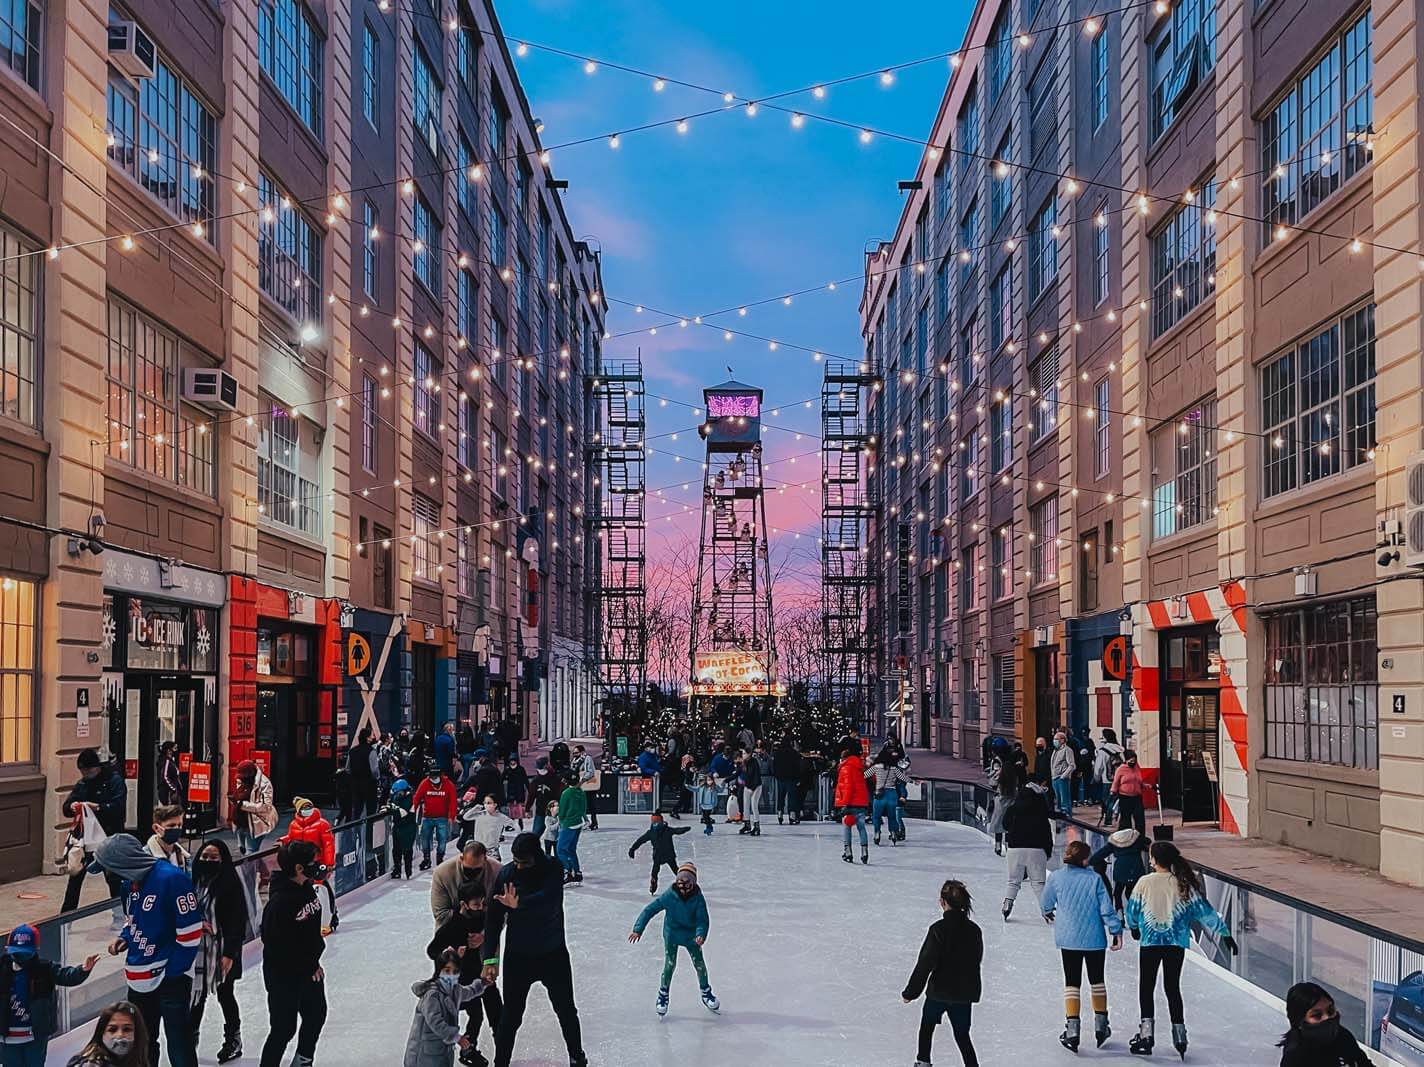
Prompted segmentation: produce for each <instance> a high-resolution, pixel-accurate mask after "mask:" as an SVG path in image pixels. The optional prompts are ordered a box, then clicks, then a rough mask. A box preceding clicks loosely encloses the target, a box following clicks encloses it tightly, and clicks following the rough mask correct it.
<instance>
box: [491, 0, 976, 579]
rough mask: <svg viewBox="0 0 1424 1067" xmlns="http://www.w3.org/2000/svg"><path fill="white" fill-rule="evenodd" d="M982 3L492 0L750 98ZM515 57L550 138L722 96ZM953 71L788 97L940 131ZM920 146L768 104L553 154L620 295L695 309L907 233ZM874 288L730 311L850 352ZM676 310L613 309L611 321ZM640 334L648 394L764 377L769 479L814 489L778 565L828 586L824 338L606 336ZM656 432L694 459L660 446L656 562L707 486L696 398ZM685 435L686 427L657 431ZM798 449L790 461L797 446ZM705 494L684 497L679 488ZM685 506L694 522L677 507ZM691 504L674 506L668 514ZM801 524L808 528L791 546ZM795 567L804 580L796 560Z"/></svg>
mask: <svg viewBox="0 0 1424 1067" xmlns="http://www.w3.org/2000/svg"><path fill="white" fill-rule="evenodd" d="M972 10H973V5H972V4H970V3H967V2H961V3H950V4H904V5H885V6H884V7H878V6H877V7H868V6H867V5H865V4H864V3H856V4H852V3H847V2H840V0H838V2H833V3H820V4H815V5H812V4H807V3H776V2H774V0H773V2H764V3H759V4H750V3H742V2H733V3H722V4H717V5H712V4H689V3H686V2H681V3H676V2H671V0H669V2H648V0H643V2H634V0H599V2H598V3H588V2H582V3H580V2H575V0H509V2H506V3H502V4H499V5H498V12H499V16H500V19H501V22H502V24H503V27H504V30H505V32H506V34H507V35H509V36H510V37H511V38H516V39H520V38H522V39H527V40H528V41H529V42H531V43H535V44H542V45H550V46H553V47H556V48H560V49H565V50H568V51H571V52H576V53H580V54H584V55H591V56H596V57H599V58H602V59H605V60H607V61H610V62H617V63H622V64H626V65H629V66H633V67H638V68H642V69H646V70H650V71H654V72H657V73H659V74H663V75H666V76H667V77H668V78H677V79H682V80H685V81H689V82H696V83H700V84H704V85H708V86H713V87H716V88H719V89H724V90H729V91H731V92H734V93H736V94H738V96H739V97H746V98H756V97H757V96H758V95H763V94H765V95H769V94H771V93H777V92H781V91H784V90H788V89H793V88H796V87H799V86H803V85H810V84H814V83H817V82H823V81H831V80H834V79H836V78H839V77H843V76H846V75H850V74H855V73H859V72H861V71H866V70H878V69H880V68H883V67H885V66H889V65H892V64H896V63H902V62H907V61H910V60H915V59H920V58H923V57H925V56H928V55H933V54H935V53H943V52H948V51H951V50H953V49H955V48H957V47H958V45H959V44H960V41H961V39H962V37H963V33H964V27H965V24H966V22H967V20H968V17H969V15H970V13H971V12H972ZM516 62H517V63H518V65H519V72H520V77H521V79H522V81H523V84H524V87H525V91H526V93H527V94H528V97H529V100H530V104H531V107H532V109H533V111H534V114H535V116H536V117H538V118H539V119H541V120H542V121H543V122H544V124H545V129H544V134H543V140H544V143H545V145H546V146H557V145H559V144H560V143H562V142H566V141H573V140H577V139H579V138H583V137H588V136H591V135H595V134H600V135H606V134H608V133H611V132H613V131H616V130H620V129H628V128H631V127H634V126H637V125H640V124H643V123H647V122H654V121H658V120H663V119H675V118H677V117H678V116H680V115H684V114H690V113H693V112H698V111H703V110H707V109H709V108H714V107H719V106H721V100H720V99H719V98H717V97H716V96H714V95H711V94H707V93H702V92H698V91H696V90H692V89H686V88H682V87H679V86H676V85H671V84H670V85H668V86H667V88H666V89H665V90H664V91H662V92H655V91H654V90H653V88H652V84H651V83H650V82H649V81H647V80H646V79H644V78H641V77H638V76H636V75H632V74H627V73H623V72H620V71H616V70H612V69H609V68H608V67H600V68H599V69H598V70H597V71H596V72H595V73H594V74H592V75H589V74H587V73H585V71H584V66H583V64H582V63H581V62H579V61H577V60H574V59H569V58H564V57H561V56H556V55H551V54H548V53H545V52H541V51H539V50H538V49H537V48H531V49H530V51H529V52H528V54H527V55H526V56H525V57H523V58H520V59H517V60H516ZM948 73H949V66H948V64H947V63H946V62H944V61H943V60H940V61H937V62H931V63H926V64H924V65H922V66H919V67H916V68H913V69H910V70H906V71H903V72H900V73H899V74H897V75H896V78H895V81H894V84H893V85H891V86H889V87H885V86H882V85H881V84H880V81H879V79H878V78H869V79H866V80H864V81H861V82H857V83H853V84H847V85H843V86H836V87H833V88H831V89H830V90H829V91H828V93H827V95H826V97H825V98H824V99H821V100H816V99H814V98H813V97H812V96H811V94H810V93H806V94H804V95H802V96H799V97H791V98H787V99H784V100H781V101H779V103H781V104H782V105H784V106H788V107H793V108H799V109H802V110H804V111H805V112H807V113H808V114H810V113H813V112H815V113H820V114H825V115H830V116H833V117H835V118H837V119H842V120H846V121H849V122H851V123H854V124H855V125H856V126H861V125H865V126H871V127H875V128H878V129H884V130H887V131H891V132H895V133H900V134H906V135H909V136H912V137H916V138H923V137H925V136H926V134H927V132H928V130H929V128H930V125H931V123H932V122H933V119H934V114H935V109H936V108H937V106H938V103H939V99H940V96H941V94H942V93H943V91H944V86H945V81H946V78H947V76H948ZM920 152H921V148H920V147H918V146H916V145H913V144H908V143H904V142H895V141H893V140H889V139H886V138H883V137H879V138H875V139H874V140H873V141H872V142H871V143H870V144H869V145H863V144H861V143H860V141H859V139H858V137H857V134H856V132H855V130H854V129H846V128H838V127H835V126H831V125H828V124H822V123H818V122H815V121H810V120H808V121H807V122H806V123H805V125H804V126H803V127H802V128H801V129H799V130H796V129H793V128H792V127H791V123H790V120H789V116H788V115H786V114H784V113H779V112H776V111H773V110H771V109H769V108H763V109H761V110H760V112H759V113H758V114H757V116H756V117H755V118H748V117H747V116H746V114H745V113H744V111H743V110H742V108H740V107H738V108H736V109H734V110H729V111H727V112H726V113H721V114H716V115H709V116H706V117H703V118H697V119H693V120H692V121H691V123H690V130H689V132H688V133H687V135H685V136H679V135H678V134H677V133H676V132H675V131H674V129H673V128H671V127H665V128H662V129H657V130H651V131H647V132H642V133H630V134H627V135H625V136H623V137H621V138H620V145H619V148H618V149H617V150H613V149H611V148H610V147H609V146H608V144H607V142H606V140H603V139H602V138H600V140H599V141H597V142H594V143H591V144H587V145H582V146H577V147H569V148H566V149H563V150H559V149H557V148H555V149H554V152H553V160H552V167H553V171H554V173H555V175H556V176H558V177H560V178H566V179H568V180H569V183H570V188H569V190H568V192H567V193H566V194H565V197H566V206H567V211H568V214H569V218H570V221H571V223H572V225H573V227H574V230H575V233H576V234H577V235H578V236H579V237H587V238H589V239H591V240H593V241H595V242H596V243H597V244H598V245H599V246H600V247H601V248H602V251H603V275H604V283H605V287H606V290H607V292H608V294H609V297H610V298H612V299H614V300H615V301H616V300H626V301H630V302H633V303H642V304H644V305H646V306H647V307H649V308H653V307H656V308H664V309H667V310H669V311H672V312H675V313H677V314H685V315H688V316H692V315H697V314H702V313H704V312H709V311H713V310H716V309H720V308H725V307H729V306H737V305H740V304H743V303H747V302H750V301H753V300H758V299H763V298H765V297H769V296H774V295H776V294H778V293H781V292H785V291H789V290H794V289H800V288H803V287H806V286H809V285H816V284H821V283H824V282H826V281H829V280H831V279H841V278H848V277H852V276H856V275H858V274H859V273H860V271H861V269H862V264H863V256H864V252H865V250H866V249H867V248H870V247H873V246H874V242H875V241H877V240H878V239H880V238H883V237H889V236H890V235H891V233H892V230H893V227H894V225H895V222H896V220H897V218H898V214H899V209H900V203H901V201H900V193H899V192H898V191H897V189H896V186H895V183H896V181H898V180H900V179H905V178H911V177H913V176H914V168H915V166H916V163H917V161H918V159H919V156H920ZM859 299H860V286H859V284H856V283H851V284H848V285H842V286H839V287H838V289H837V290H836V291H835V292H822V293H818V294H809V295H806V296H802V297H799V298H797V299H796V300H795V301H794V302H793V304H792V305H791V306H790V307H786V306H784V305H783V304H781V303H780V302H776V303H772V304H769V305H765V306H763V307H761V308H755V309H752V310H751V311H749V313H748V314H747V316H746V317H740V316H738V315H736V314H735V313H733V314H731V315H729V316H725V317H724V318H722V319H717V320H713V319H709V320H707V321H708V322H709V323H716V322H721V323H724V324H725V325H727V326H729V327H731V328H733V329H742V330H747V331H750V332H753V333H757V334H761V335H764V336H768V337H775V338H779V339H781V340H782V341H784V342H787V343H790V344H798V345H806V346H809V347H812V348H820V349H823V350H824V351H826V352H827V353H839V354H841V355H844V356H846V357H853V356H854V355H855V353H856V352H858V351H859V349H860V347H861V343H860V332H859V322H858V316H857V307H858V303H859ZM660 321H666V320H663V319H659V318H657V317H655V316H653V315H652V314H651V313H649V312H644V313H643V314H642V315H638V314H636V313H635V312H634V311H633V309H632V308H631V307H627V306H625V305H622V304H619V303H614V305H613V310H612V312H611V314H610V316H609V328H610V330H611V331H612V332H614V333H615V334H617V333H619V332H621V331H624V330H632V329H637V328H640V327H648V326H652V325H655V324H656V323H658V322H660ZM639 346H641V348H642V354H643V359H644V365H645V369H646V373H647V381H648V390H649V392H650V393H652V394H657V395H659V396H661V397H666V398H669V399H670V400H671V401H685V402H688V403H694V404H700V402H701V389H702V387H703V386H704V385H711V384H715V383H716V382H719V381H722V380H723V379H724V378H725V377H726V367H727V365H728V364H730V365H731V367H732V368H733V370H734V371H735V373H736V376H737V377H738V378H739V379H741V380H743V381H747V382H751V383H753V384H756V385H760V386H762V387H763V388H764V389H765V390H766V402H767V406H768V407H769V408H770V407H778V406H779V407H780V408H781V416H780V417H777V418H771V417H768V419H767V421H769V422H771V423H774V424H776V425H778V426H785V427H787V428H788V430H789V431H792V432H785V431H772V430H768V432H767V434H766V442H767V457H768V461H769V462H770V463H771V464H773V470H772V473H771V475H770V477H769V479H768V480H769V481H772V482H776V481H781V480H784V481H787V482H794V483H799V482H808V481H809V482H810V485H809V487H808V489H807V490H805V491H803V490H797V489H788V491H787V493H786V494H785V495H784V497H781V498H772V499H770V500H769V504H768V511H769V522H770V524H771V525H772V526H775V527H777V528H778V529H779V530H780V531H782V532H781V533H779V534H778V535H776V537H775V538H774V546H773V554H774V558H775V557H776V556H780V557H782V558H783V559H790V560H791V561H792V563H791V570H790V574H794V575H795V576H796V577H798V578H800V579H802V580H803V581H805V582H807V583H813V582H814V580H815V572H816V569H817V567H816V562H815V561H816V560H817V558H818V557H817V552H816V535H817V532H818V507H819V500H820V494H819V488H818V476H819V459H818V457H817V456H816V455H814V454H812V455H804V454H803V453H807V452H812V451H814V450H815V449H816V448H817V447H818V441H817V440H815V439H813V438H811V437H803V438H802V439H801V440H799V441H797V440H796V439H795V437H794V431H798V430H799V431H801V432H803V433H815V432H816V431H817V430H818V428H819V407H818V404H817V403H813V405H812V407H811V408H810V409H809V410H808V409H807V408H805V407H804V406H802V403H801V402H803V401H805V400H807V399H812V398H817V397H818V396H819V391H820V377H821V370H822V366H821V364H819V363H816V362H814V361H813V359H812V356H811V354H810V353H807V352H801V351H796V350H794V349H791V348H789V347H786V346H784V345H783V346H782V347H780V348H779V349H778V351H776V352H772V351H769V349H768V346H767V345H766V344H765V343H764V342H758V341H752V340H749V339H743V338H738V339H736V340H733V341H732V342H726V341H724V340H723V335H722V331H721V330H720V329H711V328H708V327H703V328H697V327H695V326H690V327H688V328H687V329H686V330H680V329H678V328H676V327H672V328H668V329H660V330H659V331H658V334H657V336H649V335H648V334H647V333H646V332H644V333H643V334H642V335H641V336H637V337H627V338H620V339H615V340H612V341H609V342H607V343H606V347H605V354H606V356H607V357H608V358H610V359H617V358H621V357H631V356H632V355H633V354H634V352H635V350H636V349H637V348H638V347H639ZM648 414H649V420H648V421H649V427H648V433H649V437H650V444H651V445H652V447H654V448H661V449H666V450H668V451H674V450H675V451H677V452H680V453H682V454H683V455H684V456H686V457H689V459H690V460H691V462H689V460H684V461H682V462H680V463H679V462H677V461H675V460H674V459H673V458H672V457H671V456H668V455H663V454H656V453H655V454H654V455H653V456H651V457H650V462H649V470H648V486H649V489H650V490H652V489H657V488H659V487H666V486H669V485H675V488H671V489H665V491H664V494H663V497H659V496H657V495H652V496H651V498H650V504H649V516H650V524H649V525H650V529H649V550H650V556H651V557H652V558H651V562H652V563H653V564H654V565H655V566H656V565H657V563H658V562H659V560H666V559H667V558H669V557H670V556H671V555H672V554H674V553H675V551H676V549H677V548H678V546H680V545H682V544H684V543H686V542H687V541H688V540H689V539H691V540H693V541H694V542H695V539H696V525H695V522H694V521H692V520H693V519H694V518H695V515H696V501H697V499H698V493H699V492H700V485H699V482H700V469H699V466H698V463H700V454H699V441H698V438H697V436H696V433H695V432H692V427H693V426H694V424H695V422H696V421H697V420H696V418H695V416H694V415H693V414H692V411H691V409H690V408H688V407H685V406H679V405H678V404H677V403H675V402H672V403H669V404H667V406H665V407H664V406H661V405H660V402H659V400H658V399H650V401H649V412H648ZM675 431H682V432H678V439H677V440H676V441H673V440H672V439H671V438H670V437H667V436H662V437H659V436H658V435H665V434H670V433H672V432H675ZM793 455H797V456H799V458H798V459H797V462H796V463H795V464H794V465H792V464H791V463H790V460H789V457H791V456H793ZM682 480H687V481H688V483H689V484H690V485H691V490H690V491H688V492H683V491H682V489H681V481H682ZM684 504H688V505H691V506H692V508H693V512H692V514H690V515H680V514H676V513H677V512H678V511H679V509H680V508H681V507H682V506H683V505H684ZM670 514H673V515H675V518H674V521H673V522H671V523H669V522H665V521H664V518H663V517H664V516H667V515H670ZM795 532H800V533H801V535H802V536H801V539H800V540H799V541H797V540H796V539H795V537H794V534H795ZM788 576H790V575H788Z"/></svg>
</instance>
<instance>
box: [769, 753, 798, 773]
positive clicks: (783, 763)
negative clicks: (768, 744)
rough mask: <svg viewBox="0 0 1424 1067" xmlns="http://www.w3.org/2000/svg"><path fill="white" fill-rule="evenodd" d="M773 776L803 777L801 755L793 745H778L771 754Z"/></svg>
mask: <svg viewBox="0 0 1424 1067" xmlns="http://www.w3.org/2000/svg"><path fill="white" fill-rule="evenodd" d="M771 776H772V777H773V778H799V777H801V753H799V752H797V751H796V749H795V748H793V747H792V746H791V745H777V746H776V749H775V750H774V751H773V752H772V754H771Z"/></svg>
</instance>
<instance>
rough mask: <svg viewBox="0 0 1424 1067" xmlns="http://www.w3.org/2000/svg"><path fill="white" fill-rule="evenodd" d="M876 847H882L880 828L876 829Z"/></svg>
mask: <svg viewBox="0 0 1424 1067" xmlns="http://www.w3.org/2000/svg"><path fill="white" fill-rule="evenodd" d="M875 847H876V848H879V847H880V831H879V830H876V831H875Z"/></svg>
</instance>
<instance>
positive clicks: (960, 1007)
mask: <svg viewBox="0 0 1424 1067" xmlns="http://www.w3.org/2000/svg"><path fill="white" fill-rule="evenodd" d="M973 1013H974V1006H973V1005H972V1004H946V1003H945V1002H944V1001H942V1000H931V999H929V998H928V997H926V998H925V1006H924V1008H923V1009H921V1011H920V1050H919V1055H918V1056H917V1058H918V1059H919V1060H920V1061H922V1062H924V1063H929V1062H930V1051H931V1046H932V1045H933V1043H934V1032H935V1027H936V1026H938V1025H939V1022H940V1019H942V1018H943V1017H944V1016H946V1015H948V1016H949V1025H950V1028H951V1029H952V1030H953V1031H954V1043H955V1044H957V1045H958V1046H959V1054H960V1055H961V1056H962V1057H964V1067H979V1057H978V1056H977V1055H976V1054H975V1052H974V1043H973V1042H972V1041H970V1040H969V1023H970V1020H971V1018H972V1017H973Z"/></svg>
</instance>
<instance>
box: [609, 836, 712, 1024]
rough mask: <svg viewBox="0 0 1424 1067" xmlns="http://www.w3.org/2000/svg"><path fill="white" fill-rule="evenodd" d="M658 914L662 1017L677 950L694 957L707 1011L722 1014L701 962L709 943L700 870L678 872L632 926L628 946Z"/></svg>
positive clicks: (688, 867)
mask: <svg viewBox="0 0 1424 1067" xmlns="http://www.w3.org/2000/svg"><path fill="white" fill-rule="evenodd" d="M658 912H662V913H663V981H662V986H661V987H660V988H659V989H658V1005H657V1010H658V1014H659V1015H666V1014H667V1010H668V989H669V987H670V986H671V985H672V975H673V971H675V970H676V969H677V950H678V949H679V948H685V949H686V950H687V954H688V955H689V956H691V957H692V966H693V967H694V968H696V970H697V981H698V984H699V985H701V987H702V1003H703V1005H704V1006H706V1008H707V1010H708V1011H712V1012H717V1011H721V1010H722V1005H721V1004H720V1003H719V1002H718V1000H717V998H716V997H715V996H714V995H713V993H712V983H711V982H710V981H709V980H708V978H707V964H706V962H705V961H704V960H703V958H702V943H703V942H704V941H706V940H707V927H708V923H709V919H708V915H707V899H706V898H705V897H704V896H703V895H702V890H701V889H699V888H698V886H697V868H696V867H695V866H694V865H693V864H691V863H684V864H683V865H682V866H681V867H679V868H678V869H677V880H676V881H674V882H673V884H672V888H671V889H669V890H668V891H667V892H665V893H663V894H662V895H661V896H659V897H657V898H655V899H654V900H652V901H651V902H650V903H649V904H648V906H647V907H646V908H644V909H643V910H642V912H641V913H640V914H639V915H638V920H637V921H636V922H635V923H633V932H632V933H630V934H629V935H628V942H629V943H630V944H636V943H637V941H638V939H639V938H640V937H642V936H643V931H644V930H646V929H647V928H648V923H649V922H651V921H652V918H653V916H654V915H656V914H657V913H658Z"/></svg>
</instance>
